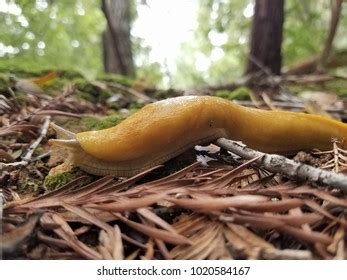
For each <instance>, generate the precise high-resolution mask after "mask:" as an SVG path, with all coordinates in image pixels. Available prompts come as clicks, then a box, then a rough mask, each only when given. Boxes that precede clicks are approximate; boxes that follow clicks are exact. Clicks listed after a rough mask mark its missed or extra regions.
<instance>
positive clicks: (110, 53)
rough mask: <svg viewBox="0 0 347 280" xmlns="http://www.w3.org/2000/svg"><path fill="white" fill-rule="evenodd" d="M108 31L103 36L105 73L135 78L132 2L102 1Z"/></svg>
mask: <svg viewBox="0 0 347 280" xmlns="http://www.w3.org/2000/svg"><path fill="white" fill-rule="evenodd" d="M102 11H103V12H104V14H105V17H106V20H107V29H106V30H105V31H104V33H103V36H102V42H103V61H104V69H105V72H111V73H116V74H122V75H128V76H133V75H134V73H135V70H134V62H133V55H132V50H131V39H130V1H129V0H102Z"/></svg>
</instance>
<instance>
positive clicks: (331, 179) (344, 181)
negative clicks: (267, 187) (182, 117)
mask: <svg viewBox="0 0 347 280" xmlns="http://www.w3.org/2000/svg"><path fill="white" fill-rule="evenodd" d="M216 144H217V145H218V146H220V147H221V148H224V149H226V150H228V151H230V152H232V153H234V154H237V155H238V156H241V157H242V158H245V159H252V158H256V157H260V158H259V159H258V160H256V161H255V162H254V164H256V165H258V166H262V167H264V168H266V169H267V170H269V171H271V172H274V173H280V174H283V175H285V176H288V177H289V178H293V179H299V180H303V181H308V182H311V183H318V184H322V185H327V186H332V187H336V188H339V189H341V190H343V191H344V192H346V193H347V176H345V175H342V174H337V173H334V172H330V171H326V170H322V169H320V168H315V167H312V166H310V165H307V164H303V163H299V162H295V161H293V160H291V159H288V158H286V157H284V156H280V155H274V154H265V153H262V152H259V151H255V150H252V149H250V148H248V147H247V146H246V145H244V144H243V143H240V142H236V141H231V140H228V139H225V138H219V139H218V140H217V141H216Z"/></svg>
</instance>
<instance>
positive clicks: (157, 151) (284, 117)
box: [50, 96, 347, 176]
mask: <svg viewBox="0 0 347 280" xmlns="http://www.w3.org/2000/svg"><path fill="white" fill-rule="evenodd" d="M52 127H53V128H54V129H55V130H56V131H57V134H58V136H59V137H61V138H63V139H58V140H50V143H51V144H52V146H53V147H56V148H59V149H64V151H66V152H67V153H68V154H69V156H68V157H67V158H68V160H67V161H69V164H71V165H73V166H79V167H80V168H81V169H83V170H85V171H86V172H89V173H92V174H95V175H108V174H112V175H116V176H132V175H135V174H137V173H140V172H142V171H144V170H146V169H149V168H151V167H154V166H157V165H160V164H161V163H163V162H165V161H167V160H169V159H171V158H173V157H175V156H177V155H179V154H180V153H182V152H184V151H186V150H187V149H189V148H191V147H193V146H195V145H198V144H204V143H210V142H212V141H214V140H216V139H217V138H220V137H226V138H230V139H232V140H239V141H243V142H244V143H245V144H246V145H248V146H250V147H251V148H254V149H258V150H260V151H263V152H271V153H291V152H294V151H300V150H309V149H313V148H318V149H321V150H327V149H330V148H331V139H332V138H338V139H340V140H346V139H347V125H346V124H344V123H342V122H338V121H335V120H332V119H329V118H325V117H321V116H315V115H309V114H304V113H293V112H283V111H266V110H259V109H251V108H245V107H242V106H239V105H237V104H234V103H232V102H230V101H228V100H225V99H222V98H218V97H211V96H184V97H176V98H170V99H166V100H163V101H159V102H155V103H152V104H149V105H147V106H145V107H143V108H142V109H141V110H139V111H137V112H136V113H135V114H133V115H132V116H130V117H129V118H127V119H126V120H124V121H123V122H121V123H120V124H118V125H116V126H115V127H112V128H108V129H103V130H99V131H87V132H81V133H77V134H74V133H72V132H69V131H67V130H65V129H62V128H60V127H58V126H56V125H53V126H52Z"/></svg>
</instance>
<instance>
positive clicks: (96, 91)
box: [74, 79, 112, 103]
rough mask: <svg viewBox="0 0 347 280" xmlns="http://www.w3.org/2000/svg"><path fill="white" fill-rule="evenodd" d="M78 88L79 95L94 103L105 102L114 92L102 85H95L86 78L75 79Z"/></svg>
mask: <svg viewBox="0 0 347 280" xmlns="http://www.w3.org/2000/svg"><path fill="white" fill-rule="evenodd" d="M74 83H75V86H76V89H77V90H78V93H77V95H78V97H80V98H82V99H84V100H87V101H89V102H92V103H97V102H105V101H106V100H107V99H108V98H109V97H111V96H112V93H111V92H110V91H108V90H102V89H101V88H100V87H98V86H96V85H93V84H92V83H90V82H88V81H86V80H84V79H76V80H74Z"/></svg>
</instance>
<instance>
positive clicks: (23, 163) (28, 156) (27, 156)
mask: <svg viewBox="0 0 347 280" xmlns="http://www.w3.org/2000/svg"><path fill="white" fill-rule="evenodd" d="M50 119H51V117H50V116H47V117H45V121H44V123H43V125H42V127H41V132H40V136H39V137H38V138H37V139H36V140H35V141H34V142H33V143H32V144H31V145H30V147H29V149H28V151H27V152H26V154H25V155H24V156H23V157H22V160H21V161H17V162H11V163H0V170H3V169H5V168H10V167H16V166H26V165H28V163H29V162H30V161H31V158H32V155H33V153H34V151H35V150H36V148H37V146H38V145H39V144H40V143H41V141H42V139H43V137H45V136H46V134H47V131H48V127H49V122H50Z"/></svg>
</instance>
